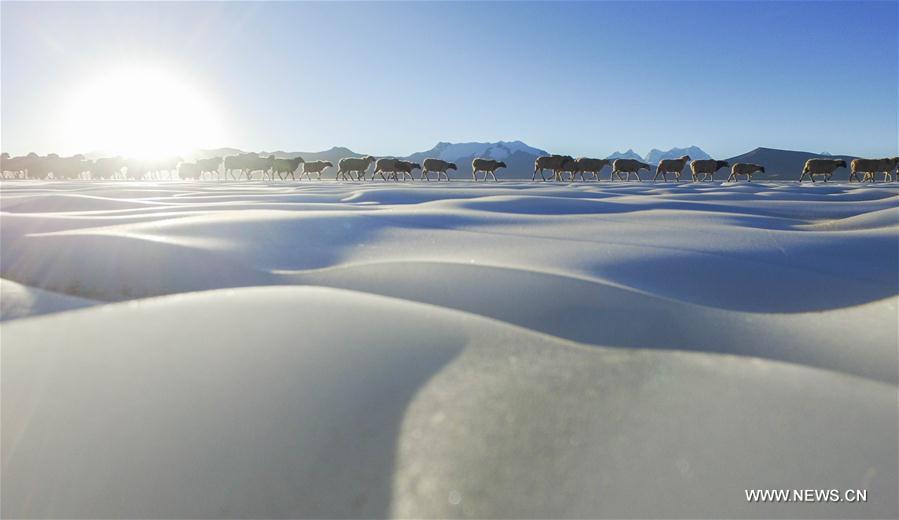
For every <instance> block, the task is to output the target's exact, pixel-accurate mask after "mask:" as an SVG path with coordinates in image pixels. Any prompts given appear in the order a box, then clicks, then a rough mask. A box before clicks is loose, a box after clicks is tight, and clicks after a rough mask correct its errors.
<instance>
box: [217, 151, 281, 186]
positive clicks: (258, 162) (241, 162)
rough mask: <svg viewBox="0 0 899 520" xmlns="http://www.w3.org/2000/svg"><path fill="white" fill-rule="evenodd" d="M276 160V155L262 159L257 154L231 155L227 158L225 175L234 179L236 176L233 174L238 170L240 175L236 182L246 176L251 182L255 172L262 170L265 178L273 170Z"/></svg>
mask: <svg viewBox="0 0 899 520" xmlns="http://www.w3.org/2000/svg"><path fill="white" fill-rule="evenodd" d="M274 160H275V156H274V155H269V156H268V157H260V156H259V154H257V153H255V152H251V153H242V154H239V155H229V156H228V157H225V174H226V175H228V176H231V177H232V178H233V177H234V176H233V174H232V173H231V172H232V171H234V170H238V171H239V172H240V173H238V174H237V178H236V179H235V180H240V178H241V176H243V175H246V176H247V180H248V181H249V180H253V172H255V171H257V170H262V172H263V178H264V177H265V172H267V171H268V170H270V169H271V167H272V162H273V161H274ZM273 178H274V177H273Z"/></svg>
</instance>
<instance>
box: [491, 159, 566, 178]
mask: <svg viewBox="0 0 899 520" xmlns="http://www.w3.org/2000/svg"><path fill="white" fill-rule="evenodd" d="M576 169H577V163H576V162H575V160H574V157H572V156H570V155H555V154H553V155H541V156H540V157H537V159H536V160H535V161H534V174H533V175H531V180H532V181H534V180H537V172H540V178H541V179H543V180H544V181H545V180H546V177H544V176H543V170H551V171H552V172H553V180H556V181H561V180H562V172H565V171H567V172H569V173H571V172H574V171H575V170H576ZM484 180H485V181H486V180H487V178H486V177H485V178H484Z"/></svg>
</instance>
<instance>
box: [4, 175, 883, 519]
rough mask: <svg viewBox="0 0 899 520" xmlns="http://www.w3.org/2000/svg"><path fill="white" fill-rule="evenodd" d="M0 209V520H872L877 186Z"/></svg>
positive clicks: (879, 477)
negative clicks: (846, 494)
mask: <svg viewBox="0 0 899 520" xmlns="http://www.w3.org/2000/svg"><path fill="white" fill-rule="evenodd" d="M0 195H2V200H0V202H2V208H0V209H2V214H0V219H2V220H0V224H2V234H0V274H2V278H3V280H2V285H0V291H2V300H0V301H2V305H0V311H2V318H3V319H5V320H7V321H5V322H4V324H3V326H2V329H0V332H2V351H0V352H2V363H0V368H2V378H0V379H2V470H3V475H4V478H3V479H2V482H0V485H2V494H3V504H2V508H3V511H2V512H3V514H4V516H9V517H47V516H50V517H53V516H55V517H123V516H130V517H134V516H141V517H231V516H253V517H298V516H303V517H380V516H388V515H392V516H401V517H461V516H469V517H482V518H483V517H585V516H586V517H652V516H665V517H678V516H679V517H722V516H727V517H791V518H793V517H807V516H812V517H821V516H826V517H895V516H896V515H897V510H896V507H897V502H896V489H897V468H896V464H895V461H896V460H897V456H899V454H897V443H896V438H897V401H896V399H897V398H896V395H897V386H896V385H897V372H896V367H897V352H896V341H897V308H896V306H897V300H899V299H897V294H899V287H897V284H899V272H897V265H899V258H897V255H899V248H897V245H899V244H897V230H899V209H897V202H899V189H897V188H896V186H895V185H885V186H877V187H870V186H848V185H827V186H814V187H812V186H801V187H798V186H795V185H777V184H755V183H753V184H752V185H747V184H741V185H728V184H723V185H722V184H712V185H673V184H665V185H662V184H642V185H638V184H630V185H608V184H606V183H603V184H580V185H560V184H546V185H536V184H525V183H522V184H515V183H502V184H499V185H496V186H484V185H473V184H469V183H451V184H449V185H440V186H437V185H434V184H431V185H415V186H408V185H407V186H397V185H387V184H378V185H372V184H345V185H338V184H331V183H326V184H281V183H279V184H276V185H272V184H266V183H245V184H226V183H223V184H218V183H172V184H154V183H129V184H123V183H90V184H87V183H45V182H15V183H7V184H4V185H3V189H2V192H0ZM73 309H76V310H73ZM63 311H64V312H63ZM23 317H24V319H22V318H23ZM756 488H839V489H856V488H858V489H867V490H868V497H869V498H868V502H867V503H862V504H857V503H855V504H854V503H838V504H821V503H819V504H795V503H793V504H789V503H783V504H754V503H748V502H747V501H746V499H745V496H744V490H745V489H756Z"/></svg>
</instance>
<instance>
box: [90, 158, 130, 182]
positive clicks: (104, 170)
mask: <svg viewBox="0 0 899 520" xmlns="http://www.w3.org/2000/svg"><path fill="white" fill-rule="evenodd" d="M124 167H125V160H124V159H122V158H121V157H101V158H99V159H97V160H95V161H94V164H93V166H91V168H90V170H91V178H92V179H93V178H97V179H116V178H118V177H120V176H121V175H122V168H124Z"/></svg>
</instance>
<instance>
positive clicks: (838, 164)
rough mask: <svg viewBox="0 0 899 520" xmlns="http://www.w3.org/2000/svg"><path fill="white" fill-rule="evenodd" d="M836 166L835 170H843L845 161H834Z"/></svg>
mask: <svg viewBox="0 0 899 520" xmlns="http://www.w3.org/2000/svg"><path fill="white" fill-rule="evenodd" d="M836 164H837V168H845V167H846V161H845V160H843V159H840V160H838V161H836Z"/></svg>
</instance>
